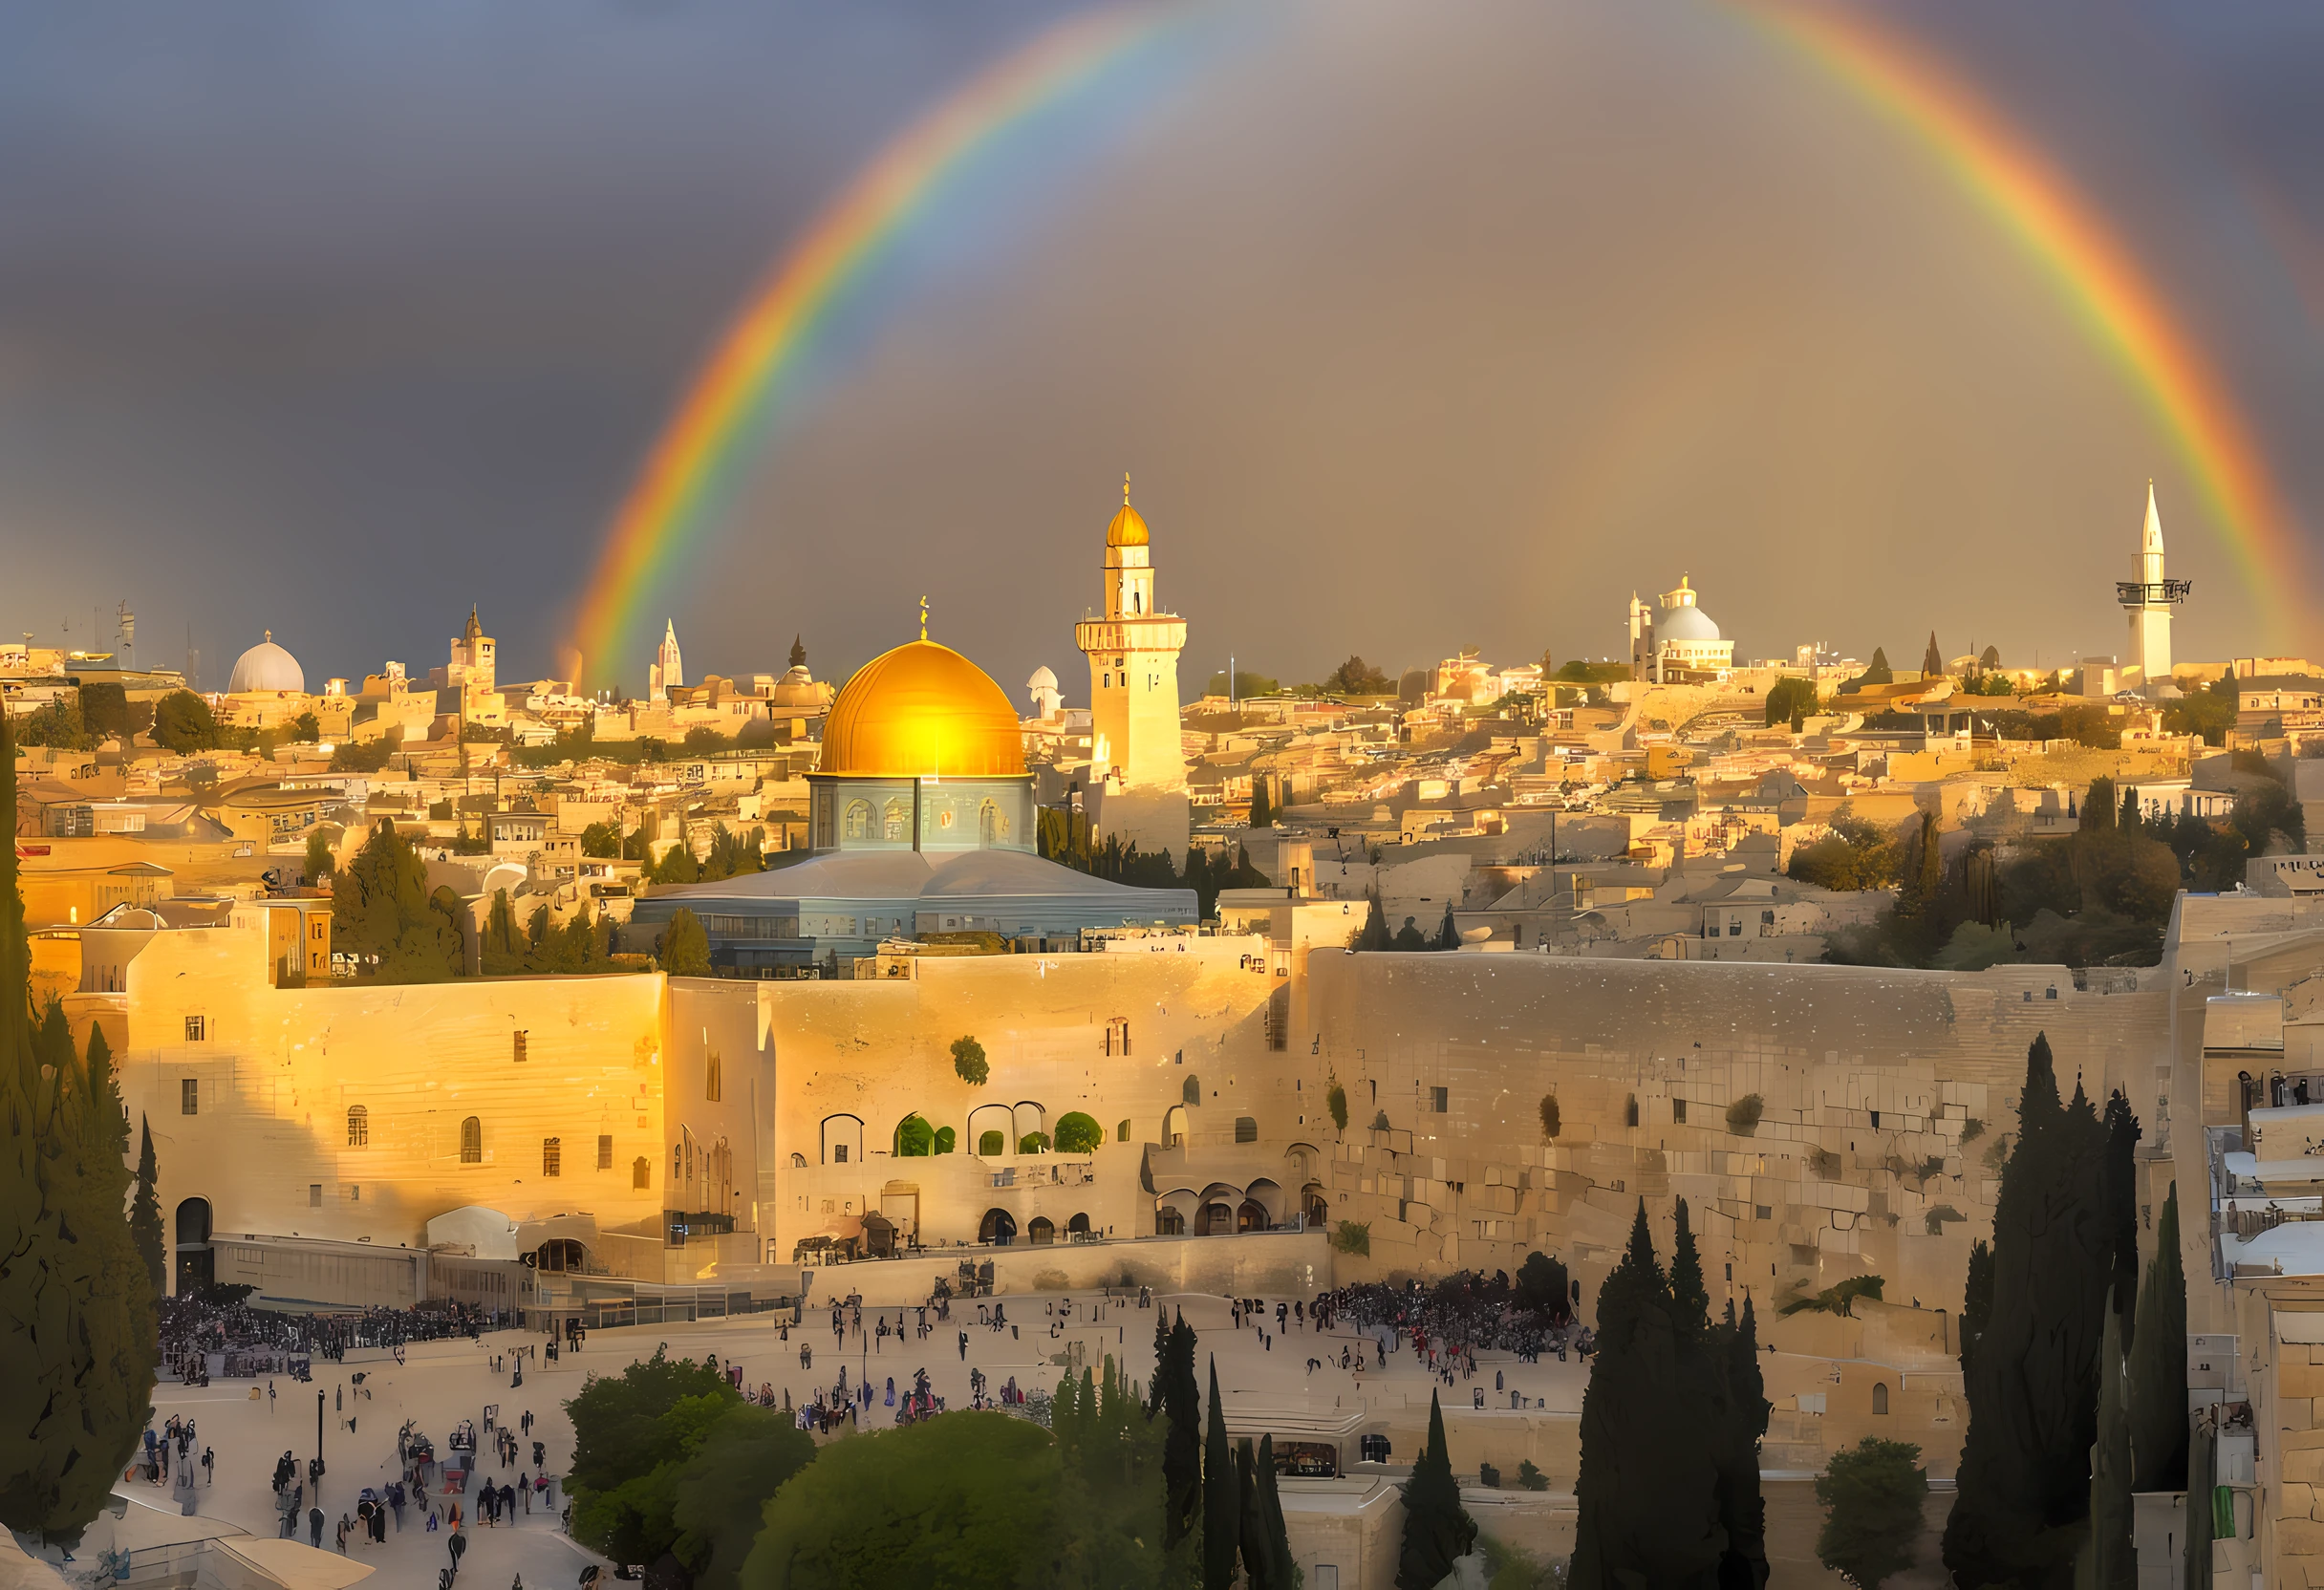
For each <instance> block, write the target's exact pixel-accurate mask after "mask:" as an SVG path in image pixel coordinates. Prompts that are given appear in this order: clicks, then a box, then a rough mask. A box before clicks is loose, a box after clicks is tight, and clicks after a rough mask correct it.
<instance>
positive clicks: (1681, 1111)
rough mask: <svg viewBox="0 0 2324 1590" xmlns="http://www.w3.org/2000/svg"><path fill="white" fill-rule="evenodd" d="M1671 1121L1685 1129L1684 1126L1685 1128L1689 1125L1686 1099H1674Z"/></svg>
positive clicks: (1672, 1101) (1671, 1107)
mask: <svg viewBox="0 0 2324 1590" xmlns="http://www.w3.org/2000/svg"><path fill="white" fill-rule="evenodd" d="M1670 1119H1671V1120H1672V1121H1673V1122H1675V1123H1676V1124H1678V1125H1679V1126H1682V1127H1683V1126H1685V1125H1686V1124H1687V1101H1686V1100H1684V1099H1673V1100H1671V1101H1670Z"/></svg>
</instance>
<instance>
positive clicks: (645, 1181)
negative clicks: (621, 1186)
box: [630, 1154, 654, 1192]
mask: <svg viewBox="0 0 2324 1590" xmlns="http://www.w3.org/2000/svg"><path fill="white" fill-rule="evenodd" d="M653 1185H654V1162H653V1161H652V1160H650V1159H648V1158H646V1156H645V1155H643V1154H639V1155H638V1156H637V1157H636V1158H635V1159H634V1160H632V1161H630V1186H631V1187H632V1188H634V1189H635V1190H636V1191H637V1192H644V1191H645V1190H646V1189H647V1188H649V1187H652V1186H653Z"/></svg>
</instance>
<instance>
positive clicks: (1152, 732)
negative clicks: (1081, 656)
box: [1073, 475, 1186, 791]
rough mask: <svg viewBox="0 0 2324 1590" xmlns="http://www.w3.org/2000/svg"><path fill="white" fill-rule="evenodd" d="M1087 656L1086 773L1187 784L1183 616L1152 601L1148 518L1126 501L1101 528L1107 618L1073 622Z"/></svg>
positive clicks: (1137, 784) (1153, 784)
mask: <svg viewBox="0 0 2324 1590" xmlns="http://www.w3.org/2000/svg"><path fill="white" fill-rule="evenodd" d="M1073 642H1074V644H1075V645H1077V646H1079V647H1080V648H1081V649H1082V651H1083V652H1084V653H1085V654H1086V655H1087V656H1088V658H1089V777H1090V778H1091V779H1092V780H1093V781H1099V782H1102V781H1105V780H1107V779H1111V780H1112V781H1113V782H1114V783H1115V784H1119V785H1120V786H1121V787H1123V788H1125V789H1157V790H1172V791H1180V790H1184V789H1185V788H1186V755H1185V752H1184V750H1183V749H1182V748H1181V746H1180V744H1179V741H1178V654H1179V653H1180V652H1182V651H1184V650H1185V649H1186V620H1185V619H1183V618H1180V617H1178V616H1177V615H1176V614H1175V613H1170V612H1161V611H1159V610H1157V608H1156V607H1155V605H1154V570H1153V565H1152V562H1151V558H1150V556H1149V551H1148V547H1147V535H1146V521H1145V520H1143V519H1141V518H1139V517H1138V510H1137V509H1135V508H1133V507H1131V506H1130V477H1129V476H1127V475H1125V476H1123V477H1122V511H1121V512H1119V513H1117V514H1115V515H1114V516H1113V522H1112V523H1111V524H1109V525H1108V526H1106V616H1105V617H1104V618H1102V619H1097V618H1085V619H1083V620H1082V621H1081V622H1080V623H1079V624H1076V625H1074V626H1073Z"/></svg>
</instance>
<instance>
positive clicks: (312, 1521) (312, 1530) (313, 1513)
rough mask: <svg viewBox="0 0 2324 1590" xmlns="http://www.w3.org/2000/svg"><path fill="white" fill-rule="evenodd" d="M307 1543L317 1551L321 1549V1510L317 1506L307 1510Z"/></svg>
mask: <svg viewBox="0 0 2324 1590" xmlns="http://www.w3.org/2000/svg"><path fill="white" fill-rule="evenodd" d="M307 1544H309V1545H310V1546H312V1547H313V1548H314V1549H315V1550H316V1551H318V1552H319V1551H321V1550H322V1549H323V1510H322V1509H321V1508H319V1507H311V1508H309V1509H308V1510H307Z"/></svg>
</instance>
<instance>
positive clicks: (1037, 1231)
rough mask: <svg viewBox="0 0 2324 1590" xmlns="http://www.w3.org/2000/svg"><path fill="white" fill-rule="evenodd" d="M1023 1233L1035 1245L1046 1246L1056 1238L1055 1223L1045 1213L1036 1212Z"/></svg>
mask: <svg viewBox="0 0 2324 1590" xmlns="http://www.w3.org/2000/svg"><path fill="white" fill-rule="evenodd" d="M1024 1235H1025V1240H1026V1241H1028V1242H1030V1243H1032V1244H1034V1245H1035V1246H1036V1247H1046V1246H1048V1245H1049V1244H1050V1243H1052V1242H1054V1241H1056V1240H1057V1223H1056V1222H1055V1221H1054V1220H1051V1219H1050V1218H1049V1217H1048V1216H1047V1215H1046V1214H1036V1215H1034V1216H1033V1223H1032V1224H1031V1225H1029V1226H1027V1227H1025V1228H1024Z"/></svg>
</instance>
